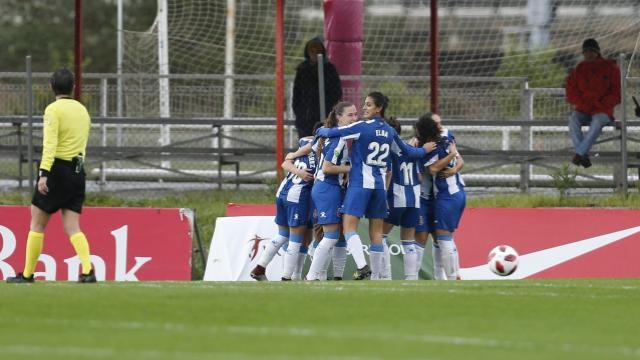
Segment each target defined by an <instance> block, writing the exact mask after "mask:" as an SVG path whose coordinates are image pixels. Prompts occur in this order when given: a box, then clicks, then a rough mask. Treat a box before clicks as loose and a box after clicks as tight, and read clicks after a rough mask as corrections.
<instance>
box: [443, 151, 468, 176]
mask: <svg viewBox="0 0 640 360" xmlns="http://www.w3.org/2000/svg"><path fill="white" fill-rule="evenodd" d="M462 167H464V159H463V158H462V155H460V153H458V156H457V157H456V166H454V167H452V168H448V167H445V168H444V169H442V170H440V172H439V173H438V177H441V178H448V177H450V176H453V175H455V174H456V173H459V172H460V170H462Z"/></svg>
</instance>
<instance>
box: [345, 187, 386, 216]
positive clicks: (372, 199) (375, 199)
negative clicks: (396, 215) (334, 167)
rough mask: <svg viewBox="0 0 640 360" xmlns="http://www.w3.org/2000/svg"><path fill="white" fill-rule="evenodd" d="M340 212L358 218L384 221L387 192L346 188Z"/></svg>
mask: <svg viewBox="0 0 640 360" xmlns="http://www.w3.org/2000/svg"><path fill="white" fill-rule="evenodd" d="M342 212H343V213H344V214H349V215H353V216H355V217H359V218H360V217H362V216H363V215H364V216H366V217H367V218H369V219H384V218H386V217H387V191H386V190H384V189H363V188H356V187H348V188H347V194H346V195H345V197H344V206H343V210H342Z"/></svg>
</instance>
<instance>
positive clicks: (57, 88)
mask: <svg viewBox="0 0 640 360" xmlns="http://www.w3.org/2000/svg"><path fill="white" fill-rule="evenodd" d="M50 81H51V89H53V93H54V94H56V95H71V92H72V91H73V84H74V81H73V73H72V72H71V71H70V70H68V69H58V70H56V72H54V73H53V75H51V80H50Z"/></svg>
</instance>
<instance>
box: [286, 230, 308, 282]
mask: <svg viewBox="0 0 640 360" xmlns="http://www.w3.org/2000/svg"><path fill="white" fill-rule="evenodd" d="M303 238H304V235H296V234H291V235H289V246H287V252H285V254H284V269H283V270H282V277H283V278H286V279H291V278H292V276H293V271H294V269H295V268H296V265H297V264H298V258H299V257H300V246H302V239H303Z"/></svg>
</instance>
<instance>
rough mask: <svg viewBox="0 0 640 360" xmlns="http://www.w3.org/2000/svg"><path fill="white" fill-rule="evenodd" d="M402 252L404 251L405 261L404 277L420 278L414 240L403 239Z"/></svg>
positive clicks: (410, 278) (403, 259)
mask: <svg viewBox="0 0 640 360" xmlns="http://www.w3.org/2000/svg"><path fill="white" fill-rule="evenodd" d="M402 252H403V253H404V255H403V257H402V261H403V263H404V279H405V280H418V271H417V270H418V266H417V265H416V260H417V258H418V254H417V253H416V247H415V246H414V241H413V240H402Z"/></svg>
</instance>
